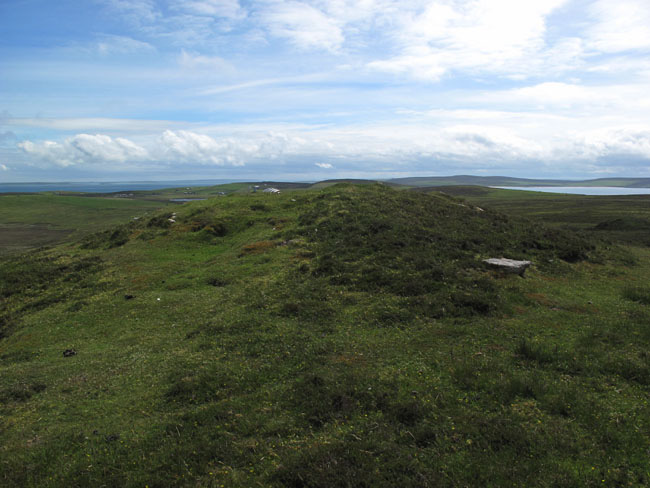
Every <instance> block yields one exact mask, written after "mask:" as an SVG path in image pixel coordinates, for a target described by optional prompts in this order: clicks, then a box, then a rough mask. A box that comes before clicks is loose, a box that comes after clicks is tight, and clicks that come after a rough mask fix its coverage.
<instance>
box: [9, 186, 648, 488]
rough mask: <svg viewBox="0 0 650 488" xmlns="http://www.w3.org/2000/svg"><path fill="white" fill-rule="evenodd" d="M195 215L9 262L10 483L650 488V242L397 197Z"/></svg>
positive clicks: (266, 204) (296, 201) (371, 192)
mask: <svg viewBox="0 0 650 488" xmlns="http://www.w3.org/2000/svg"><path fill="white" fill-rule="evenodd" d="M174 211H175V212H176V216H175V218H174V220H175V222H173V223H172V222H169V220H168V219H169V218H171V212H170V209H165V210H164V211H163V212H162V213H160V214H158V215H153V216H148V217H147V218H143V219H140V220H139V221H130V222H123V225H122V227H120V228H118V229H114V230H112V231H110V232H101V233H98V234H94V235H92V236H91V237H89V238H87V239H86V240H83V241H80V242H76V243H72V244H66V245H64V246H59V247H57V248H54V249H50V250H44V251H39V252H32V253H31V254H27V255H22V256H16V257H12V258H7V259H4V260H3V261H2V262H1V264H0V292H1V293H2V301H1V302H0V317H1V319H2V321H3V322H2V324H4V325H3V329H2V330H3V331H4V335H5V338H4V339H1V340H0V418H2V424H1V426H0V466H2V469H1V470H0V484H2V485H3V486H9V487H11V486H20V487H29V486H38V487H41V486H46V487H47V486H101V485H106V486H134V487H135V486H139V487H142V486H149V487H156V486H159V487H167V486H215V487H218V486H222V485H223V486H242V487H244V486H246V487H247V486H278V487H280V486H296V487H298V486H301V487H307V486H309V487H332V486H341V487H344V486H345V487H347V486H358V487H361V486H373V487H375V486H379V487H381V486H386V487H388V486H391V487H392V486H418V487H420V486H443V487H444V486H448V487H463V486H533V487H535V486H539V487H542V486H544V487H545V486H549V487H550V486H566V487H569V486H644V485H647V484H648V483H650V472H649V466H648V460H647V453H648V449H649V448H650V436H649V435H648V432H650V430H649V428H650V406H649V405H648V388H649V387H650V355H649V354H648V352H647V351H648V346H649V345H650V327H649V326H648V324H650V312H649V311H648V310H647V304H646V303H644V300H645V299H646V298H647V296H648V292H647V275H648V272H649V271H650V251H648V249H647V248H645V247H629V246H628V247H626V248H624V249H622V248H621V249H619V248H617V247H616V246H614V245H603V244H600V243H599V241H598V240H597V239H596V240H594V239H593V238H591V237H589V236H578V235H576V234H573V233H571V232H569V231H566V230H558V229H554V228H549V227H546V226H545V225H543V224H539V223H536V225H534V226H531V225H530V224H529V223H528V222H527V221H525V220H521V219H520V218H517V217H513V216H510V217H506V216H504V215H503V214H501V213H497V212H495V211H493V210H491V209H485V211H483V212H481V211H478V210H476V209H475V208H473V206H471V205H467V204H466V206H461V205H459V201H457V200H454V199H450V198H448V197H444V196H441V195H435V194H433V195H422V194H419V193H411V192H398V191H394V190H390V189H387V188H385V187H382V186H378V185H372V186H363V187H360V186H352V185H343V186H334V187H331V188H327V189H325V190H322V191H315V190H313V191H300V192H285V193H283V194H281V195H262V194H250V195H248V194H233V195H231V196H228V197H225V198H224V197H222V198H214V199H210V200H206V201H201V202H195V203H190V204H186V205H182V206H179V207H174ZM619 217H620V215H619ZM602 232H609V231H607V230H603V231H602ZM608 247H609V249H608ZM493 254H498V255H501V254H505V255H507V256H508V257H529V258H531V259H532V260H533V261H534V263H535V264H534V266H533V267H532V268H530V269H529V270H528V271H527V273H526V277H525V278H520V277H518V276H500V275H499V274H496V273H493V272H491V271H490V270H488V269H486V268H483V267H482V265H481V259H482V258H484V257H487V256H492V255H493ZM622 257H625V258H626V259H622ZM563 258H564V259H563ZM631 263H636V264H634V265H632V264H631ZM485 303H487V304H488V305H489V306H487V307H486V306H483V305H480V306H477V304H485ZM443 307H444V308H445V312H444V313H441V311H442V308H443ZM67 349H74V350H75V351H76V355H74V356H71V357H64V356H63V351H65V350H67Z"/></svg>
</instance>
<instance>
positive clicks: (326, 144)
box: [18, 111, 650, 176]
mask: <svg viewBox="0 0 650 488" xmlns="http://www.w3.org/2000/svg"><path fill="white" fill-rule="evenodd" d="M438 115H444V114H442V113H441V114H438ZM453 115H454V114H451V115H450V114H447V117H446V121H445V123H444V126H443V127H440V126H438V125H437V124H436V123H423V124H402V125H385V126H377V125H373V126H365V127H361V126H356V127H347V128H339V129H334V128H325V127H323V128H321V129H318V130H315V129H313V128H312V129H309V130H305V129H300V128H294V129H287V130H284V131H280V130H274V131H265V132H262V131H257V130H251V129H246V128H245V127H243V126H242V127H239V128H236V127H233V128H231V129H229V130H223V129H222V130H221V133H220V134H215V133H214V132H213V133H210V134H208V133H199V132H194V131H188V130H166V131H164V132H162V133H160V134H158V135H155V134H152V135H151V136H150V137H149V138H147V139H146V140H144V141H143V142H141V143H140V144H136V143H134V142H133V141H130V140H128V139H125V138H119V137H115V138H112V137H110V136H107V135H101V134H96V135H88V134H78V135H76V136H73V137H70V138H68V139H66V140H64V141H63V142H54V141H43V142H32V141H23V142H21V143H19V144H18V146H19V147H20V148H21V149H22V151H23V153H24V154H25V156H26V157H27V161H29V162H31V163H32V164H34V165H38V164H41V165H42V164H46V165H49V166H60V167H67V166H81V165H95V167H99V166H100V165H104V166H105V167H106V168H113V169H114V168H120V167H122V168H127V167H128V169H129V170H132V169H134V168H135V169H137V168H140V167H142V168H144V167H146V168H148V169H149V170H154V169H155V168H159V169H161V170H162V169H163V168H176V169H177V170H179V171H180V168H188V169H189V168H205V167H223V168H232V167H242V166H245V165H246V166H249V167H250V168H266V171H269V172H272V173H277V172H282V171H286V168H289V167H292V168H294V169H293V171H294V172H297V173H305V172H309V169H308V168H309V167H311V168H314V167H316V168H318V169H320V170H334V169H335V168H336V170H337V174H341V173H344V172H346V171H347V172H351V171H357V172H358V171H368V172H369V173H368V174H372V172H373V171H376V170H377V168H383V170H385V171H388V170H389V169H390V170H392V171H399V170H402V171H409V170H410V171H416V170H420V171H422V170H425V169H426V168H437V169H436V171H439V170H440V168H441V167H444V168H448V169H447V171H454V172H462V171H470V172H471V171H477V170H489V169H491V168H492V169H496V170H497V171H499V169H500V171H504V170H506V171H507V169H508V168H509V169H510V170H511V169H512V168H517V167H520V165H521V164H522V162H525V164H527V165H528V166H530V168H532V169H530V168H529V169H530V170H529V171H528V172H531V171H532V172H535V171H536V172H544V169H545V168H549V167H554V168H557V171H564V172H566V168H567V167H568V166H572V167H573V168H574V170H573V171H574V172H576V171H578V170H579V169H580V168H584V170H583V171H584V172H585V173H586V172H587V171H607V170H611V169H612V168H617V169H618V170H619V171H630V170H631V169H630V168H638V167H639V165H643V166H644V167H645V166H647V165H648V163H650V126H648V125H641V126H634V127H633V126H629V127H623V128H621V127H609V128H607V127H605V128H596V129H593V128H592V129H590V128H584V129H582V130H563V128H562V126H561V124H560V125H558V129H557V130H556V131H546V132H544V133H541V134H540V133H539V132H537V131H535V130H534V129H533V130H527V129H526V125H529V123H530V122H531V121H532V120H533V118H530V117H528V115H526V114H523V115H520V116H508V115H507V114H505V115H504V114H502V113H499V112H486V113H484V114H481V113H480V112H478V111H462V113H458V114H455V116H456V117H457V120H456V123H452V122H453V121H452V117H453ZM479 115H480V116H479ZM472 121H474V122H472ZM486 121H487V122H489V123H486ZM497 122H498V123H497ZM559 122H563V120H562V119H560V120H559ZM574 126H575V124H574ZM431 165H434V166H431ZM441 165H442V166H441ZM445 165H446V166H445ZM531 165H532V166H531ZM587 168H588V169H587ZM634 171H635V174H636V173H638V170H634ZM297 173H296V174H297ZM532 176H535V175H532Z"/></svg>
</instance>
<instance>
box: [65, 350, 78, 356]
mask: <svg viewBox="0 0 650 488" xmlns="http://www.w3.org/2000/svg"><path fill="white" fill-rule="evenodd" d="M76 354H77V351H75V350H74V349H66V350H65V351H63V357H64V358H69V357H72V356H76Z"/></svg>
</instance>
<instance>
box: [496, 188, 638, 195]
mask: <svg viewBox="0 0 650 488" xmlns="http://www.w3.org/2000/svg"><path fill="white" fill-rule="evenodd" d="M492 188H503V189H504V190H524V191H541V192H546V193H570V194H572V195H650V188H620V187H616V186H494V187H492Z"/></svg>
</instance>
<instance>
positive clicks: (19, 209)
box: [0, 193, 168, 256]
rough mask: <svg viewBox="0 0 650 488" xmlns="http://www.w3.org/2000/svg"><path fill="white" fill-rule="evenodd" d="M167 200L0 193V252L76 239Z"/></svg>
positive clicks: (140, 214) (108, 226)
mask: <svg viewBox="0 0 650 488" xmlns="http://www.w3.org/2000/svg"><path fill="white" fill-rule="evenodd" d="M167 204H168V202H165V203H161V202H150V201H142V200H129V199H121V198H100V197H90V196H84V197H81V196H63V195H55V194H51V193H43V194H24V195H0V233H1V236H0V256H1V255H3V254H12V253H17V252H22V251H26V250H29V249H32V248H35V247H39V246H45V245H51V244H56V243H58V242H61V241H64V240H75V239H78V238H80V237H81V236H84V235H86V234H88V233H92V232H95V231H98V230H100V229H107V228H110V227H113V226H115V225H117V224H120V223H123V222H127V221H129V220H131V219H133V218H134V217H140V216H142V215H145V214H147V213H148V212H152V211H154V210H157V209H159V208H161V207H162V206H165V205H167Z"/></svg>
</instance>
